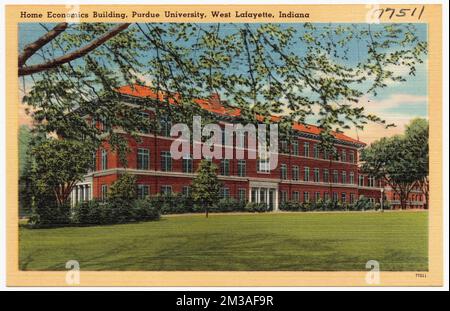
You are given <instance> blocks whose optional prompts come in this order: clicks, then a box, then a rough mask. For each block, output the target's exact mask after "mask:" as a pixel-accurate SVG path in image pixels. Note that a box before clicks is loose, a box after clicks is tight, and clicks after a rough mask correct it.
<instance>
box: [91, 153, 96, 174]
mask: <svg viewBox="0 0 450 311" xmlns="http://www.w3.org/2000/svg"><path fill="white" fill-rule="evenodd" d="M96 170H97V152H93V153H92V169H91V171H96Z"/></svg>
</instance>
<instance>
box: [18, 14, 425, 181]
mask: <svg viewBox="0 0 450 311" xmlns="http://www.w3.org/2000/svg"><path fill="white" fill-rule="evenodd" d="M40 26H41V27H42V28H43V30H44V35H43V36H41V37H40V38H39V39H38V40H36V41H34V42H24V44H23V45H24V46H25V48H24V50H23V51H20V53H19V59H18V63H19V73H18V74H19V76H20V77H21V78H22V79H21V84H22V88H23V89H24V90H27V92H26V94H25V96H24V97H23V101H24V103H25V104H27V105H28V106H30V107H31V108H32V109H29V113H30V115H31V116H32V118H33V122H34V130H35V131H36V132H38V133H41V134H43V135H48V134H50V133H51V134H54V135H56V136H57V137H58V138H59V139H60V140H70V141H78V142H79V143H80V144H82V145H85V146H88V147H87V148H88V149H94V150H95V149H97V148H98V147H100V146H101V145H102V144H103V143H107V144H108V145H109V146H111V149H112V150H114V151H118V155H119V159H120V161H121V163H122V164H123V166H127V163H126V162H127V161H126V154H127V152H128V151H129V146H128V137H131V138H134V139H135V140H139V135H138V133H139V132H140V131H141V129H142V128H149V129H151V130H156V129H158V126H159V124H158V122H155V120H158V119H159V117H161V116H163V115H164V116H167V117H169V118H170V119H172V120H173V121H174V123H175V122H184V123H187V124H191V122H192V116H193V115H194V114H199V115H202V117H204V121H205V122H208V121H209V120H212V119H213V118H214V116H212V115H210V114H207V113H206V112H204V111H202V110H201V109H199V107H198V105H196V104H195V99H197V98H206V97H209V95H210V94H211V93H212V92H214V93H220V94H221V96H222V98H223V100H224V101H226V102H228V103H231V104H230V105H233V106H235V107H237V108H240V110H241V115H242V118H243V119H244V121H246V122H255V123H256V122H265V123H269V122H271V119H270V116H271V115H280V114H282V112H284V111H289V112H290V113H289V114H283V115H282V116H281V118H280V121H279V123H280V125H281V126H280V128H282V129H286V131H289V129H290V127H291V126H292V124H293V122H300V123H305V122H306V120H307V118H308V117H309V116H312V115H314V114H315V115H314V116H315V117H316V119H317V125H318V126H319V127H320V128H321V129H322V131H321V134H320V135H321V138H322V143H323V145H324V146H328V147H327V148H326V149H328V150H331V149H332V148H331V147H330V146H331V145H332V143H333V136H332V131H333V130H335V131H341V130H343V129H347V128H349V127H351V126H354V127H356V128H358V129H362V128H363V127H364V125H365V124H367V123H368V122H378V123H382V124H385V122H384V120H382V119H380V118H379V117H377V116H375V115H371V114H369V113H366V112H365V110H364V105H361V104H359V103H358V101H359V99H360V98H361V97H362V96H364V95H376V94H377V92H379V90H380V89H383V88H385V87H386V86H387V85H388V83H389V82H392V81H395V82H402V81H405V76H406V74H404V73H405V69H406V72H407V74H410V75H414V74H415V71H416V66H417V64H419V63H422V62H423V57H424V55H425V54H426V53H427V42H426V41H424V40H423V39H422V38H420V37H419V36H418V35H417V31H416V28H415V26H414V25H410V24H383V25H369V24H354V25H348V24H338V25H336V24H328V25H326V24H311V23H302V24H295V25H282V24H269V23H263V24H229V25H223V24H220V23H219V24H201V23H200V24H192V23H165V24H155V23H143V24H140V23H138V24H131V25H130V24H119V25H117V24H108V23H74V24H67V23H60V24H57V25H56V26H54V27H53V28H51V29H50V28H49V24H40ZM21 39H22V38H21ZM355 49H358V55H359V54H360V53H359V50H360V49H361V55H362V57H359V56H358V59H357V60H355V59H352V60H350V58H351V57H350V54H351V53H352V52H353V54H356V53H355ZM35 64H37V65H35ZM399 68H401V69H402V70H398V69H399ZM135 84H139V85H144V84H146V85H151V87H152V88H153V90H154V91H155V92H156V94H158V100H159V105H155V100H154V99H153V98H146V99H145V100H144V101H143V102H140V105H129V104H128V103H126V102H124V100H123V97H121V95H120V94H118V92H117V89H118V88H119V87H120V86H123V85H135ZM28 90H29V91H28ZM173 103H176V105H174V104H173ZM150 107H152V108H155V109H156V114H157V117H156V119H155V120H153V121H151V120H149V119H148V118H145V117H144V116H143V115H142V114H141V112H142V110H143V109H145V108H150ZM314 111H317V113H314ZM261 116H264V119H263V120H260V119H258V117H261ZM100 123H101V124H103V125H104V126H99V124H100ZM386 126H389V124H388V125H386ZM118 129H120V131H117V130H118ZM71 156H72V157H75V156H76V159H77V160H78V159H79V156H78V154H77V153H73V154H72V155H71ZM89 158H90V157H89ZM86 172H87V171H86ZM86 172H85V173H86Z"/></svg>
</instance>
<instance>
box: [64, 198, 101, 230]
mask: <svg viewBox="0 0 450 311" xmlns="http://www.w3.org/2000/svg"><path fill="white" fill-rule="evenodd" d="M103 218H104V213H103V211H102V207H101V205H100V202H98V201H96V200H92V201H86V202H82V203H80V204H77V205H76V206H75V207H73V208H72V223H74V224H103V223H105V220H104V219H103Z"/></svg>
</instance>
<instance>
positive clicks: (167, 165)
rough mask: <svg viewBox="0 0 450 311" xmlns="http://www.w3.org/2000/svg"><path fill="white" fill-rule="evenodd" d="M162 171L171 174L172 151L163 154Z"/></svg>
mask: <svg viewBox="0 0 450 311" xmlns="http://www.w3.org/2000/svg"><path fill="white" fill-rule="evenodd" d="M161 171H163V172H171V171H172V156H171V154H170V151H162V152H161Z"/></svg>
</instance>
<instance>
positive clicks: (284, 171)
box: [280, 164, 287, 179]
mask: <svg viewBox="0 0 450 311" xmlns="http://www.w3.org/2000/svg"><path fill="white" fill-rule="evenodd" d="M280 178H281V179H287V165H286V164H281V169H280Z"/></svg>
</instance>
